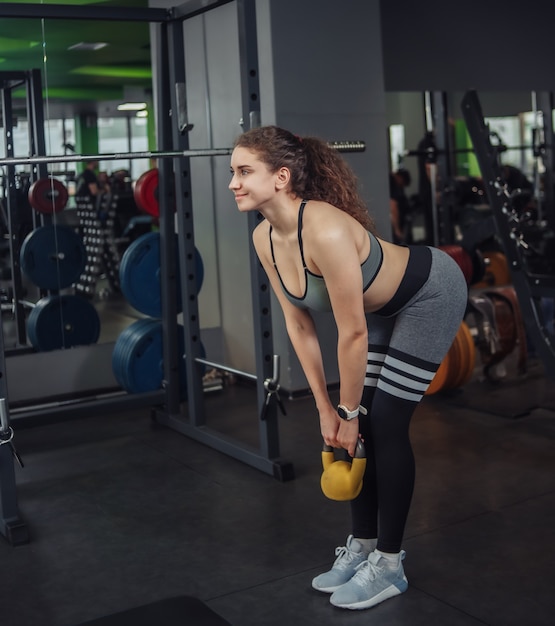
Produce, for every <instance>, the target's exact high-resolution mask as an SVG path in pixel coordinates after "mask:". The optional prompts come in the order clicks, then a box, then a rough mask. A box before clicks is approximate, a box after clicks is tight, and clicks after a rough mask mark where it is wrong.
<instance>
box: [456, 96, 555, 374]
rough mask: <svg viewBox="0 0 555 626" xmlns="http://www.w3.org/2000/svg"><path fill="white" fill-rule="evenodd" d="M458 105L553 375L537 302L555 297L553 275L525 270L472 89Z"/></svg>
mask: <svg viewBox="0 0 555 626" xmlns="http://www.w3.org/2000/svg"><path fill="white" fill-rule="evenodd" d="M461 107H462V111H463V116H464V118H465V122H466V125H467V129H468V133H469V135H470V137H471V139H472V143H473V145H474V149H475V152H476V157H477V159H478V164H479V166H480V171H481V173H482V177H483V179H484V182H485V183H486V191H487V195H488V200H489V203H490V205H491V209H492V213H493V219H494V223H495V228H496V234H497V236H498V237H499V239H500V241H501V244H502V246H503V248H504V252H505V254H506V257H507V262H508V265H509V271H510V273H511V279H512V283H513V285H514V288H515V291H516V294H517V297H518V302H519V304H520V308H521V310H522V317H523V320H524V324H525V326H526V330H527V331H528V334H529V336H530V338H531V340H532V342H533V344H534V346H535V347H536V350H537V351H538V355H539V356H540V358H541V359H542V361H543V363H544V366H545V372H546V375H547V376H549V377H550V378H555V347H554V346H553V343H552V339H551V337H550V336H549V333H548V332H547V330H546V321H545V320H544V319H543V314H542V310H541V303H540V301H541V298H542V297H551V298H555V276H549V275H544V274H533V273H531V272H530V271H528V268H527V264H526V260H525V259H524V256H523V253H522V250H523V248H524V247H525V246H526V241H524V239H523V237H522V234H521V233H520V230H519V220H518V216H517V215H515V213H514V211H513V209H512V207H511V198H510V194H509V192H508V191H507V188H506V185H505V184H504V181H503V179H502V176H501V168H500V165H499V159H498V151H497V148H496V146H494V145H492V142H491V139H490V132H489V128H488V126H487V125H486V123H485V121H484V115H483V113H482V108H481V105H480V101H479V99H478V95H477V94H476V92H475V91H468V92H467V93H466V94H465V95H464V97H463V100H462V104H461Z"/></svg>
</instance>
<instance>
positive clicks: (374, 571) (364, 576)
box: [351, 559, 383, 587]
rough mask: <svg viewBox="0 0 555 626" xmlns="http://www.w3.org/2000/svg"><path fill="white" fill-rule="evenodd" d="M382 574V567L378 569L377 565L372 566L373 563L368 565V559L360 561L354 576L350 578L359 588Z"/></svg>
mask: <svg viewBox="0 0 555 626" xmlns="http://www.w3.org/2000/svg"><path fill="white" fill-rule="evenodd" d="M382 573H383V567H379V566H378V565H374V563H370V561H369V560H368V559H366V560H365V561H362V563H361V564H360V565H357V567H356V571H355V575H354V576H353V577H352V578H351V580H354V581H355V582H356V583H357V584H359V585H360V586H361V587H362V586H364V585H366V584H368V583H369V582H370V581H372V580H376V578H377V577H378V576H379V575H380V574H382Z"/></svg>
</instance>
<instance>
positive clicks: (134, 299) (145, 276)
mask: <svg viewBox="0 0 555 626" xmlns="http://www.w3.org/2000/svg"><path fill="white" fill-rule="evenodd" d="M175 237H176V246H177V235H176V236H175ZM195 268H196V290H197V293H198V292H199V291H200V290H201V288H202V283H203V280H204V264H203V262H202V257H201V255H200V252H199V251H198V250H197V248H195ZM175 271H176V275H177V284H178V285H181V272H180V269H179V262H178V261H177V260H176V265H175ZM119 284H120V288H121V291H122V293H123V295H124V296H125V299H126V300H127V302H129V304H130V305H131V306H132V307H134V308H135V309H137V311H140V312H141V313H144V314H145V315H149V316H150V317H161V316H162V302H161V285H160V234H159V233H158V232H152V233H146V234H144V235H141V236H140V237H139V238H138V239H136V240H135V241H134V242H133V243H132V244H131V245H130V246H129V247H128V248H127V250H126V251H125V252H124V253H123V255H122V257H121V263H120V267H119ZM177 310H178V312H179V313H180V312H181V311H182V310H183V305H182V302H181V290H180V289H179V290H178V293H177Z"/></svg>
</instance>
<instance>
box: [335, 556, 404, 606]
mask: <svg viewBox="0 0 555 626" xmlns="http://www.w3.org/2000/svg"><path fill="white" fill-rule="evenodd" d="M404 558H405V551H404V550H401V555H400V558H399V565H398V566H397V567H390V566H388V564H387V563H386V560H385V559H384V558H383V556H381V554H379V553H378V552H371V553H370V555H369V556H368V559H367V560H365V561H363V562H362V563H361V564H360V565H359V566H358V567H357V571H356V573H355V575H354V576H353V577H352V578H351V579H350V580H349V581H347V582H346V583H345V584H344V585H342V586H341V588H340V589H337V591H335V592H334V593H333V595H332V596H331V598H330V602H331V603H332V604H333V605H334V606H338V607H340V608H342V609H368V608H370V607H371V606H375V605H376V604H379V603H380V602H383V601H384V600H387V599H388V598H392V597H393V596H398V595H399V594H401V593H403V592H404V591H406V590H407V588H408V586H409V583H408V581H407V577H406V576H405V571H404V569H403V563H402V561H403V559H404Z"/></svg>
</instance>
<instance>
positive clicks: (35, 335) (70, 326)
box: [27, 294, 100, 352]
mask: <svg viewBox="0 0 555 626" xmlns="http://www.w3.org/2000/svg"><path fill="white" fill-rule="evenodd" d="M27 336H28V337H29V341H30V343H31V345H32V346H33V347H34V348H35V349H36V350H39V351H40V352H46V351H48V350H59V349H61V348H71V347H73V346H86V345H90V344H93V343H96V342H97V341H98V337H99V336H100V318H99V317H98V313H97V311H96V309H95V307H94V306H93V304H92V303H91V302H89V301H88V300H85V299H84V298H82V297H81V296H76V295H71V294H66V295H58V296H48V297H46V298H41V299H40V300H39V301H38V302H37V303H36V305H35V306H34V307H33V309H32V310H31V312H30V313H29V317H28V318H27Z"/></svg>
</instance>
